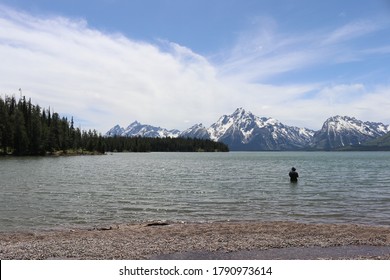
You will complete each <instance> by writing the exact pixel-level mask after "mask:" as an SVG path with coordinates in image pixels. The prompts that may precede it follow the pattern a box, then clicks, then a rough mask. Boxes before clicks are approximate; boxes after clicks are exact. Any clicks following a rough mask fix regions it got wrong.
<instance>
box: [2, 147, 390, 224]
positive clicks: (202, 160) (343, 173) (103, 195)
mask: <svg viewBox="0 0 390 280" xmlns="http://www.w3.org/2000/svg"><path fill="white" fill-rule="evenodd" d="M292 166H295V167H296V168H297V171H298V172H299V175H300V178H299V182H298V183H297V184H291V183H290V182H289V178H288V172H289V170H290V168H291V167H292ZM0 176H1V177H0V231H20V230H37V229H51V228H63V227H67V228H68V227H93V226H105V225H110V224H115V223H133V222H145V221H157V220H167V221H175V222H179V221H185V222H189V221H193V222H211V221H228V220H230V221H243V220H245V221H253V220H255V221H299V222H308V223H317V222H320V223H322V222H325V223H358V224H369V225H387V226H389V225H390V153H389V152H230V153H122V154H113V155H105V156H76V157H37V158H32V157H26V158H23V157H22V158H11V157H6V158H0Z"/></svg>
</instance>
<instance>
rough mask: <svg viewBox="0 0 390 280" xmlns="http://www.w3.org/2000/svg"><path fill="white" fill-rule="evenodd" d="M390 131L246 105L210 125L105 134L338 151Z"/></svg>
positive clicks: (136, 127)
mask: <svg viewBox="0 0 390 280" xmlns="http://www.w3.org/2000/svg"><path fill="white" fill-rule="evenodd" d="M386 133H390V126H389V125H385V124H383V123H379V122H369V121H365V122H363V121H361V120H358V119H356V118H354V117H349V116H339V115H336V116H332V117H330V118H328V119H327V120H325V122H324V123H323V125H322V127H321V129H319V130H317V131H314V130H311V129H307V128H300V127H296V126H289V125H285V124H283V123H281V122H279V121H278V120H276V119H274V118H269V117H258V116H255V115H254V114H252V113H251V112H250V111H246V110H245V109H243V108H237V109H236V110H235V111H234V112H233V113H232V114H230V115H223V116H221V117H220V118H219V119H218V120H217V121H216V122H215V123H213V124H212V125H211V126H210V127H209V128H206V127H205V126H204V125H203V124H201V123H199V124H195V125H193V126H192V127H190V128H188V129H186V130H184V131H181V132H180V131H179V130H177V129H172V130H168V129H166V128H161V127H155V126H151V125H145V124H141V123H139V122H138V121H135V122H133V123H131V124H130V125H129V126H127V128H123V127H120V126H119V125H115V126H114V127H113V128H111V129H110V130H109V131H108V132H107V133H106V134H105V136H106V137H112V136H126V137H136V136H144V137H183V138H199V139H210V140H213V141H218V142H222V143H224V144H227V145H228V146H229V148H230V150H240V151H288V150H336V149H339V148H342V147H347V146H354V145H355V146H356V145H361V144H363V143H366V142H369V141H372V140H374V139H377V138H379V137H382V136H384V135H385V134H386Z"/></svg>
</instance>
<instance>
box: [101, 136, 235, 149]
mask: <svg viewBox="0 0 390 280" xmlns="http://www.w3.org/2000/svg"><path fill="white" fill-rule="evenodd" d="M104 143H105V147H106V151H110V152H228V151H229V148H228V147H227V146H226V145H225V144H223V143H220V142H215V141H211V140H203V139H192V138H170V137H167V138H150V137H107V138H105V139H104Z"/></svg>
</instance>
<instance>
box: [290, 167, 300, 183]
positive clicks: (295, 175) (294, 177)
mask: <svg viewBox="0 0 390 280" xmlns="http://www.w3.org/2000/svg"><path fill="white" fill-rule="evenodd" d="M288 176H290V182H294V183H295V182H298V177H299V175H298V172H297V171H296V169H295V167H293V168H291V171H290V173H288Z"/></svg>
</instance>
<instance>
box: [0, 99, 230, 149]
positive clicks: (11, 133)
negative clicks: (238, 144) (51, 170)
mask: <svg viewBox="0 0 390 280" xmlns="http://www.w3.org/2000/svg"><path fill="white" fill-rule="evenodd" d="M199 151H204V152H214V151H220V152H227V151H228V147H227V146H226V145H225V144H223V143H219V142H214V141H211V140H201V139H191V138H147V137H104V136H102V135H101V134H99V133H98V132H97V131H96V130H88V131H86V130H81V129H80V128H77V127H75V126H74V122H73V118H71V119H70V120H68V119H67V118H66V117H61V116H60V115H59V114H58V113H56V112H51V110H50V108H49V109H44V108H41V107H40V106H39V105H34V104H32V102H31V99H29V100H26V98H25V97H21V98H20V99H19V100H18V101H17V100H16V98H15V96H5V97H4V99H3V98H2V97H0V154H2V155H16V156H26V155H29V156H32V155H48V154H49V155H65V154H92V153H96V154H103V153H105V152H199Z"/></svg>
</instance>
